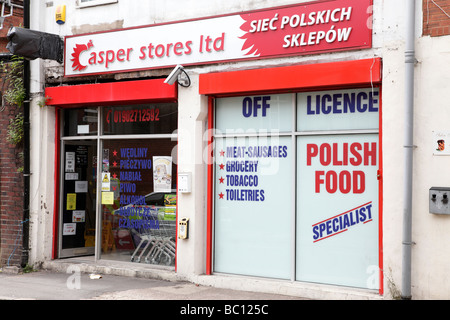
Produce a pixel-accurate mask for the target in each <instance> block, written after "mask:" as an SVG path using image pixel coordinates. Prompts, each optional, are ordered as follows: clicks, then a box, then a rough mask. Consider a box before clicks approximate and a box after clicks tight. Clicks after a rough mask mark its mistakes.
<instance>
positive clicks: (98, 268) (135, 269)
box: [41, 257, 181, 281]
mask: <svg viewBox="0 0 450 320" xmlns="http://www.w3.org/2000/svg"><path fill="white" fill-rule="evenodd" d="M41 268H42V269H44V270H51V271H56V272H63V273H73V272H76V271H78V272H81V273H94V274H103V275H116V276H126V277H137V278H148V279H157V280H166V281H181V279H180V278H179V277H178V276H177V274H176V272H175V269H174V268H173V267H161V266H157V265H151V266H150V265H143V264H138V263H133V262H124V261H109V260H98V261H95V258H94V257H78V258H67V259H57V260H50V261H44V262H43V263H42V265H41Z"/></svg>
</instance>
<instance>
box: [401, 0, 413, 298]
mask: <svg viewBox="0 0 450 320" xmlns="http://www.w3.org/2000/svg"><path fill="white" fill-rule="evenodd" d="M406 2H407V8H406V45H405V132H404V133H405V145H404V156H405V158H404V211H403V240H402V245H403V247H402V249H403V254H402V299H404V300H411V246H412V244H413V242H412V236H411V234H412V172H413V149H414V144H413V132H414V130H413V126H414V64H415V51H414V48H415V46H414V42H415V7H416V1H415V0H406Z"/></svg>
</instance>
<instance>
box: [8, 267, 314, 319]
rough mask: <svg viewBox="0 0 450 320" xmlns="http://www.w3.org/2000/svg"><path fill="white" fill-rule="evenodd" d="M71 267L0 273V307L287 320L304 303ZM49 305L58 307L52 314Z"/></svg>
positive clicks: (284, 297)
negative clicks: (41, 304) (86, 305)
mask: <svg viewBox="0 0 450 320" xmlns="http://www.w3.org/2000/svg"><path fill="white" fill-rule="evenodd" d="M71 266H72V267H70V266H69V269H67V268H66V269H64V270H66V271H57V270H55V269H50V270H49V269H42V270H38V271H32V272H28V273H24V272H22V271H21V270H20V269H18V268H16V269H15V268H9V267H8V268H5V267H4V268H2V269H0V271H1V272H0V306H2V307H4V308H5V307H6V308H8V307H11V308H14V310H16V311H17V312H20V315H21V317H23V316H26V315H29V316H36V315H37V314H39V311H40V310H44V309H42V307H41V306H40V305H39V307H38V308H36V307H33V304H32V305H31V307H27V306H28V304H30V303H35V302H39V303H45V301H46V302H47V303H48V302H50V305H49V306H48V308H47V309H45V310H53V311H54V314H55V315H56V314H59V315H60V316H64V317H67V316H71V317H72V316H78V315H80V316H83V317H85V316H87V315H88V316H90V317H91V316H93V315H97V314H98V315H99V316H101V317H103V318H104V317H105V316H108V317H109V316H113V317H117V316H118V315H119V312H120V314H121V315H122V314H125V315H132V316H133V317H135V316H139V315H141V314H143V315H144V316H147V317H148V316H150V315H152V314H155V313H157V314H158V315H164V316H165V317H166V318H167V317H168V318H170V319H185V318H186V317H188V318H192V319H199V318H212V319H222V318H227V319H229V318H233V317H234V318H239V319H240V318H247V317H251V318H260V317H262V318H264V319H280V316H281V317H284V316H286V317H287V316H288V315H289V314H292V312H293V311H295V310H297V309H298V307H299V305H298V304H297V303H298V302H300V301H299V300H304V301H306V300H308V299H303V298H301V297H296V296H288V295H280V294H269V293H260V292H251V291H241V290H231V289H223V288H216V287H211V286H205V285H199V284H195V283H190V282H185V281H181V280H164V279H152V278H147V277H144V278H143V277H133V276H131V277H130V276H128V275H117V274H109V273H106V274H103V273H88V272H79V271H78V270H81V269H80V268H77V267H76V268H73V266H74V265H71ZM19 301H20V302H19ZM30 301H31V302H30ZM43 301H44V302H43ZM55 301H57V302H58V305H57V306H58V308H56V305H55V304H54V302H55ZM74 301H78V303H79V302H80V301H83V303H85V304H86V303H88V304H91V303H92V302H93V301H95V303H96V304H95V305H91V306H89V307H88V308H87V307H84V306H81V307H78V304H77V305H73V302H74ZM103 301H108V302H103ZM130 301H132V302H130ZM17 303H24V306H25V307H24V308H20V311H19V309H18V308H17V307H16V304H17ZM104 303H107V305H105V304H104ZM130 303H131V305H128V304H130ZM8 304H11V305H10V306H9V305H8ZM64 304H68V306H65V305H64ZM122 304H125V305H122ZM60 310H62V311H60ZM123 311H125V313H124V312H123Z"/></svg>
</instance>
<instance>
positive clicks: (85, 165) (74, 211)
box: [59, 140, 97, 258]
mask: <svg viewBox="0 0 450 320" xmlns="http://www.w3.org/2000/svg"><path fill="white" fill-rule="evenodd" d="M61 168H62V170H61V201H60V205H61V207H60V219H59V221H60V223H59V227H60V232H59V249H60V250H59V257H60V258H68V257H75V256H85V255H94V254H95V234H96V232H95V230H96V208H97V198H96V188H97V142H96V140H95V141H92V140H73V141H64V143H63V146H62V153H61Z"/></svg>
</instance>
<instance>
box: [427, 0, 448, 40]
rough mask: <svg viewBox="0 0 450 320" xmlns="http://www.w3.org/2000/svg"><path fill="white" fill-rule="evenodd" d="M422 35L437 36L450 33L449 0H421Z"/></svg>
mask: <svg viewBox="0 0 450 320" xmlns="http://www.w3.org/2000/svg"><path fill="white" fill-rule="evenodd" d="M422 2H423V35H428V36H432V37H439V36H444V35H449V34H450V0H422Z"/></svg>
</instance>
